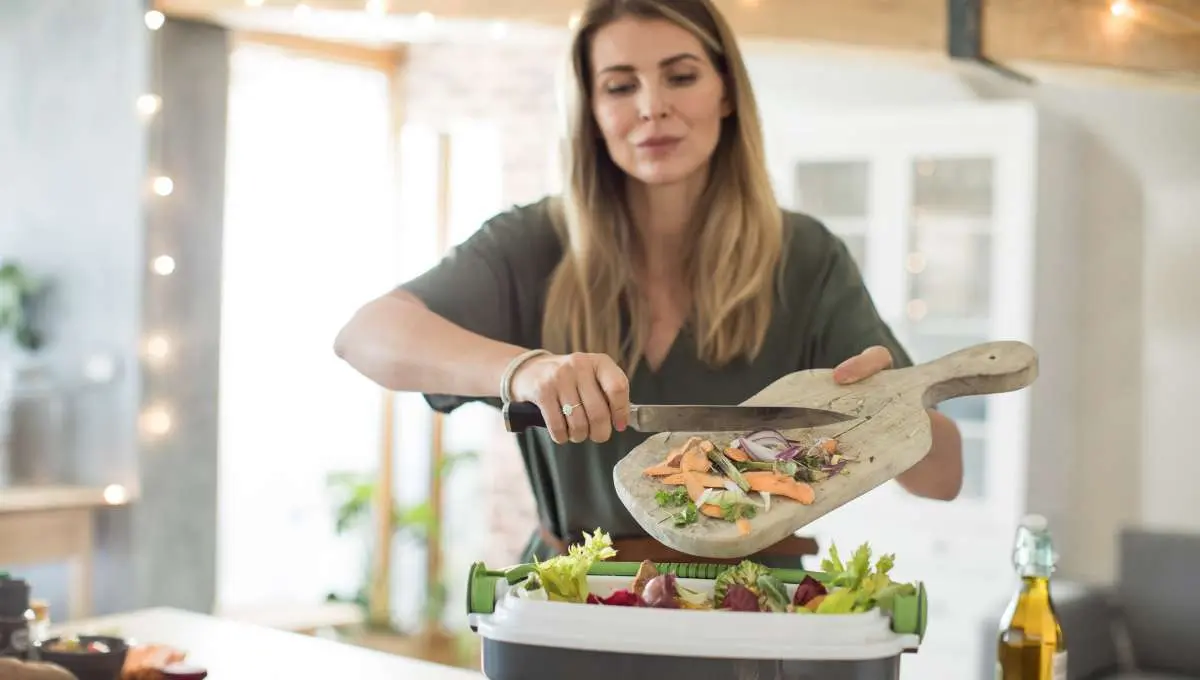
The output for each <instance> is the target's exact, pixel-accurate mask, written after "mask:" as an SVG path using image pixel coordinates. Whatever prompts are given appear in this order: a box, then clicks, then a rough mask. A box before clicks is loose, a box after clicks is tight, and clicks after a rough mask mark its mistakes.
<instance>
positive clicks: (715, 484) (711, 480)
mask: <svg viewBox="0 0 1200 680" xmlns="http://www.w3.org/2000/svg"><path fill="white" fill-rule="evenodd" d="M688 475H690V476H692V477H695V478H696V479H697V480H699V481H700V484H702V485H703V486H707V487H709V488H711V489H724V488H725V478H724V477H721V476H720V475H708V474H704V473H703V472H679V471H676V473H675V474H673V475H667V476H666V477H660V478H659V480H658V481H660V482H662V483H663V484H671V485H674V486H680V485H684V486H686V485H687V476H688Z"/></svg>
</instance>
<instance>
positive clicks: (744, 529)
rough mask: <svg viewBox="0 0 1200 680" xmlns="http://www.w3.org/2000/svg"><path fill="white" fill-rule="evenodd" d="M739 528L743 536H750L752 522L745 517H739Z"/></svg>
mask: <svg viewBox="0 0 1200 680" xmlns="http://www.w3.org/2000/svg"><path fill="white" fill-rule="evenodd" d="M737 528H738V533H739V534H741V535H742V536H748V535H750V520H748V519H746V518H745V517H738V519H737Z"/></svg>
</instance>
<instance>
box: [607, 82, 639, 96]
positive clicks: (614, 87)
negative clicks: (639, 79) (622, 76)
mask: <svg viewBox="0 0 1200 680" xmlns="http://www.w3.org/2000/svg"><path fill="white" fill-rule="evenodd" d="M634 87H635V86H634V85H633V84H632V83H609V84H608V85H607V86H606V87H605V88H604V89H605V91H606V92H608V93H609V94H626V93H628V92H633V90H634Z"/></svg>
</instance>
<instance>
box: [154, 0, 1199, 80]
mask: <svg viewBox="0 0 1200 680" xmlns="http://www.w3.org/2000/svg"><path fill="white" fill-rule="evenodd" d="M715 2H716V4H717V5H718V6H719V7H720V8H721V10H722V11H723V12H724V13H725V16H726V17H727V18H728V19H729V22H730V23H731V25H732V26H733V27H734V30H735V31H736V32H737V34H738V35H739V36H742V37H748V38H765V39H780V40H799V41H805V42H818V43H834V44H841V45H849V46H856V47H864V48H880V49H885V50H902V51H914V52H924V53H936V54H941V55H946V54H947V52H948V47H947V45H948V36H947V30H948V29H947V27H948V26H949V14H948V12H949V7H948V5H949V4H950V3H949V2H948V0H715ZM266 4H267V5H268V6H271V7H288V6H293V5H295V4H296V3H294V2H288V1H286V0H266ZM305 4H307V5H308V6H309V7H312V8H313V9H317V10H320V9H332V10H352V11H363V8H364V6H365V3H364V2H363V1H362V0H307V1H306V2H305ZM582 4H583V2H582V0H390V2H387V5H388V8H387V11H388V12H390V13H392V14H416V13H419V12H431V13H433V14H435V15H437V16H439V17H444V18H449V19H476V20H503V21H526V22H534V23H541V24H550V25H558V26H564V27H565V26H566V25H567V23H568V21H569V19H570V17H571V16H572V14H573V13H574V12H576V11H577V10H578V9H579V7H581V6H582ZM155 5H156V7H158V8H159V9H161V10H162V11H164V12H166V13H168V14H174V15H181V16H192V17H204V18H207V19H209V20H212V19H213V18H214V17H215V16H216V15H217V14H218V13H220V12H222V11H229V10H246V8H247V5H246V2H245V0H155ZM1123 7H1127V8H1128V9H1129V11H1128V12H1127V13H1124V14H1121V13H1117V14H1114V12H1113V11H1112V10H1111V7H1110V3H1109V2H1108V1H1106V0H983V2H982V14H983V17H984V20H983V21H982V24H981V26H980V31H981V35H980V38H981V41H980V44H981V46H982V51H983V54H986V55H987V57H988V59H990V60H992V61H994V62H997V63H1010V62H1024V63H1033V64H1046V65H1059V66H1064V65H1070V66H1083V67H1090V68H1100V69H1115V70H1123V71H1133V72H1143V73H1146V74H1158V75H1184V76H1200V2H1195V0H1186V1H1185V0H1127V4H1126V5H1123Z"/></svg>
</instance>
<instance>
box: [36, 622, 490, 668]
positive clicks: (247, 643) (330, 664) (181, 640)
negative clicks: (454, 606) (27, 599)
mask: <svg viewBox="0 0 1200 680" xmlns="http://www.w3.org/2000/svg"><path fill="white" fill-rule="evenodd" d="M101 631H105V632H108V631H117V632H116V633H115V634H119V635H121V636H122V637H127V638H133V639H134V640H135V641H136V642H142V643H160V644H165V645H170V646H172V647H177V648H179V649H181V650H185V651H186V652H187V653H188V661H190V662H192V663H195V664H197V665H199V666H203V667H205V668H207V669H208V677H210V678H213V680H241V679H242V678H245V679H246V680H257V679H259V678H354V680H397V679H398V678H404V679H405V680H482V679H483V677H484V676H483V675H482V674H480V673H478V672H474V671H468V670H465V669H461V668H452V667H450V666H442V665H438V664H432V663H429V662H426V661H419V660H416V659H409V658H406V657H401V656H395V655H391V654H385V653H383V652H377V651H375V650H371V649H365V648H361V647H355V646H353V645H348V644H344V643H340V642H334V641H332V640H325V639H322V638H317V637H310V636H307V635H300V634H297V633H288V632H285V631H281V630H276V629H273V628H266V627H264V626H258V625H255V624H251V623H243V622H238V621H230V620H226V619H221V618H217V617H213V616H206V615H203V614H195V613H192V612H186V611H182V610H178V609H171V608H156V609H143V610H139V611H135V612H130V613H127V614H118V615H114V616H107V617H101V618H95V619H88V620H83V621H71V622H67V623H64V624H61V625H59V626H55V627H54V629H53V634H64V633H65V634H76V635H78V634H86V633H98V632H101Z"/></svg>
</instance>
